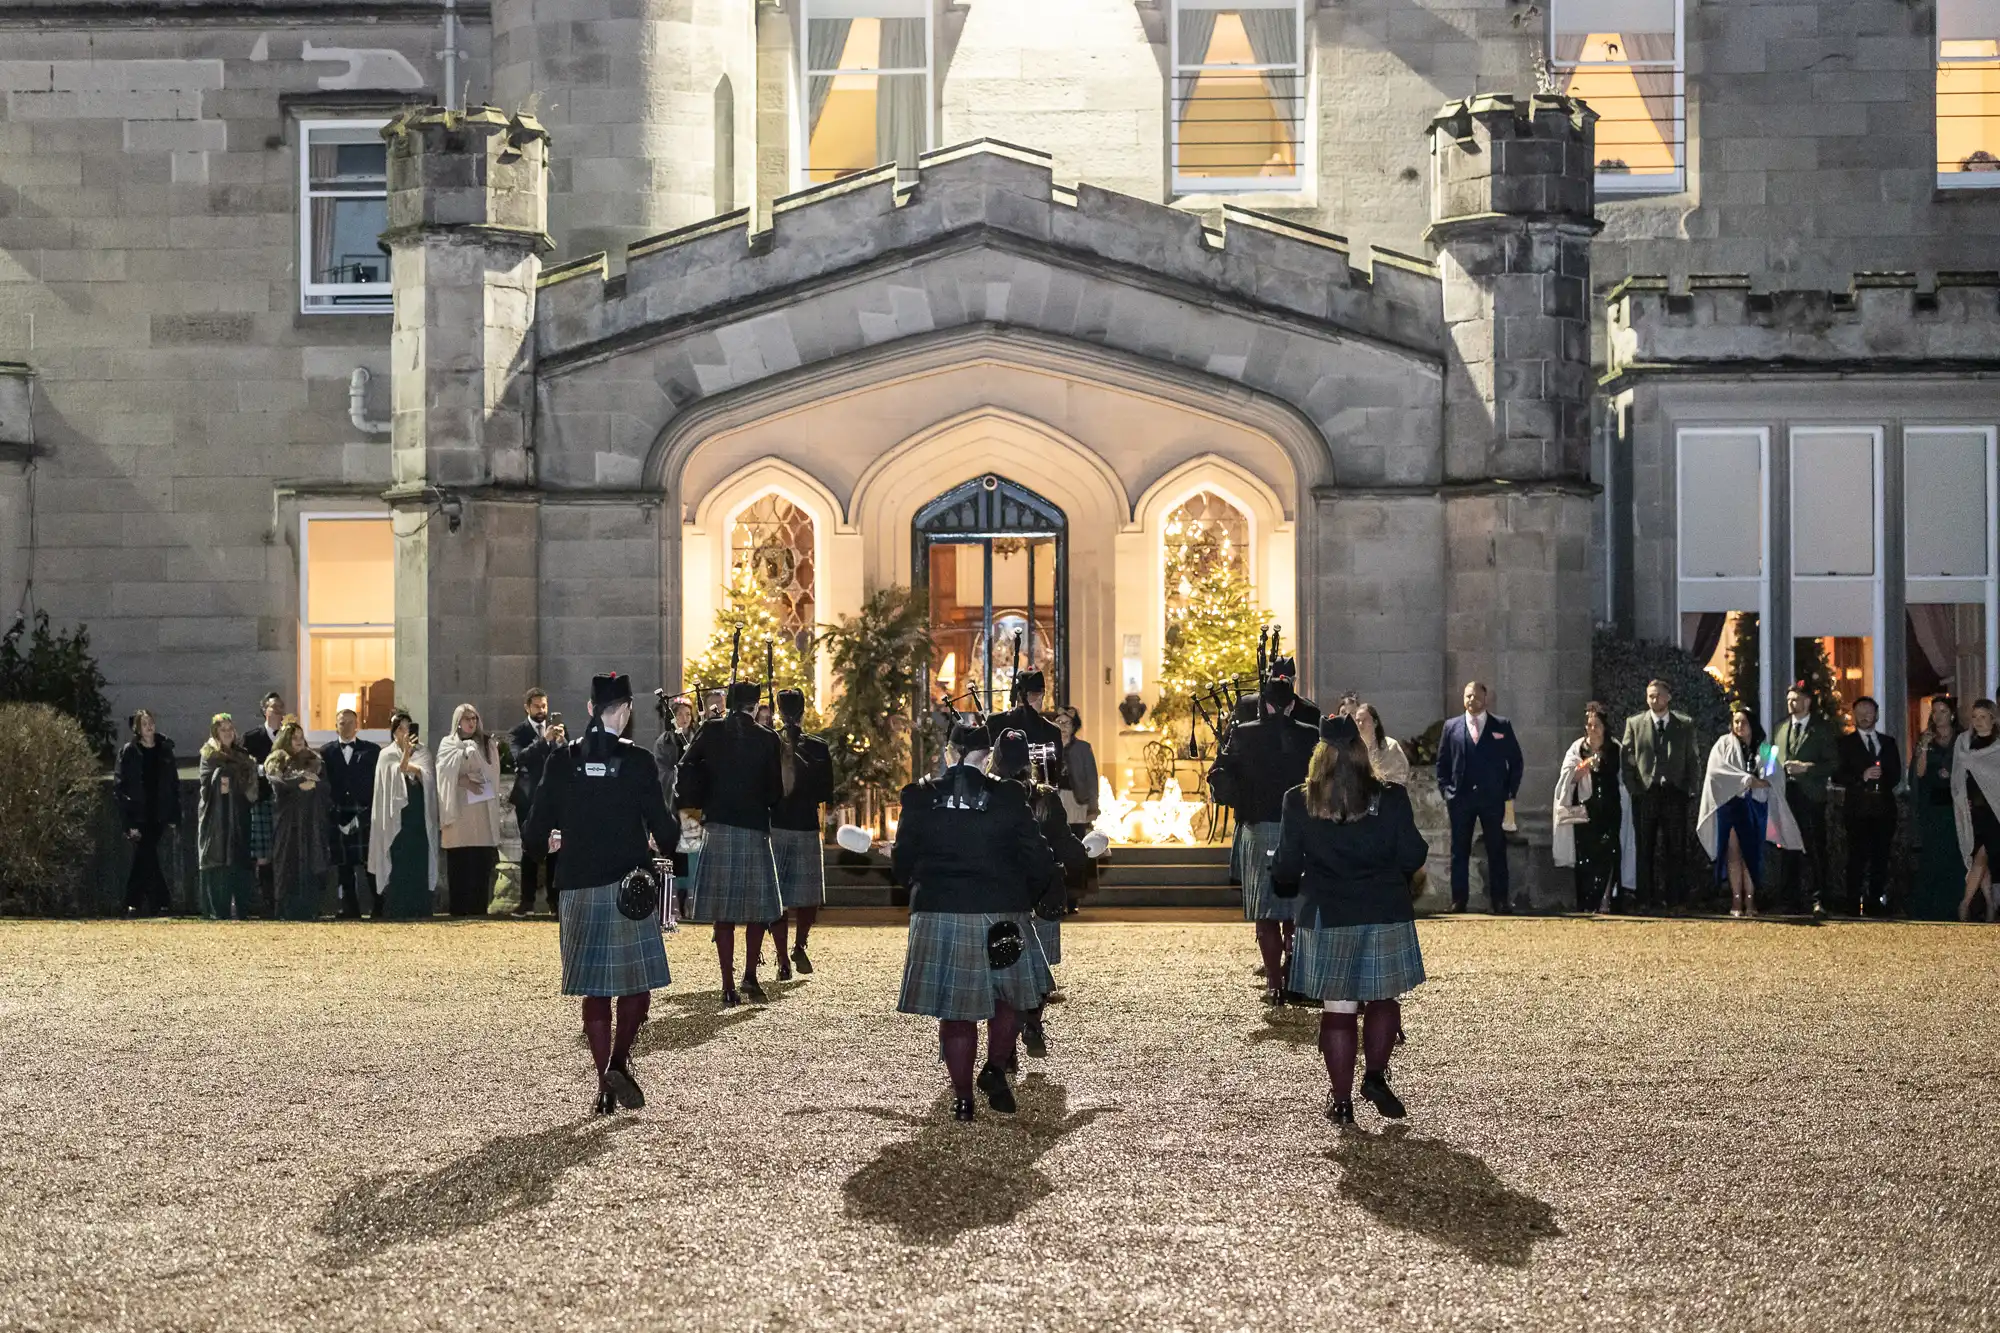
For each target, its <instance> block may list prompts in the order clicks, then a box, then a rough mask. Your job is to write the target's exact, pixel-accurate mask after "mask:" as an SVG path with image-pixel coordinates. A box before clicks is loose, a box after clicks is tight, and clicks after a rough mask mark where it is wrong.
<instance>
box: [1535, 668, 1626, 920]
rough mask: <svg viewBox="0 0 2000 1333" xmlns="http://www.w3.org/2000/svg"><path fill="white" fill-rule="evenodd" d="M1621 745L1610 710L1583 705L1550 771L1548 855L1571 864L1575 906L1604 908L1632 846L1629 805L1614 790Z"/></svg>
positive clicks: (1610, 901) (1613, 898)
mask: <svg viewBox="0 0 2000 1333" xmlns="http://www.w3.org/2000/svg"><path fill="white" fill-rule="evenodd" d="M1621 748H1622V747H1620V746H1619V744H1618V742H1617V741H1614V740H1612V739H1611V710H1610V709H1608V708H1606V707H1605V706H1604V705H1603V704H1601V703H1597V702H1596V701H1594V700H1593V701H1592V702H1590V703H1587V704H1585V705H1584V706H1583V737H1582V739H1580V740H1578V741H1577V742H1576V743H1575V744H1573V745H1571V746H1570V747H1569V752H1568V753H1567V754H1565V755H1564V756H1563V761H1562V771H1561V772H1560V773H1559V774H1558V775H1557V776H1556V802H1555V834H1554V848H1553V851H1554V856H1555V863H1556V864H1557V865H1559V866H1572V867H1574V876H1573V877H1574V880H1575V884H1576V910H1577V911H1579V912H1609V911H1610V910H1611V909H1612V907H1613V906H1614V904H1615V903H1616V900H1617V897H1618V886H1619V884H1620V883H1621V881H1622V880H1623V878H1624V876H1623V873H1622V872H1623V869H1624V865H1625V861H1626V852H1627V851H1628V850H1629V849H1631V848H1632V846H1633V842H1632V811H1631V807H1630V805H1628V804H1627V803H1626V802H1625V801H1624V799H1623V798H1622V796H1621V794H1620V792H1619V782H1620V773H1621V772H1622V767H1623V765H1622V763H1621V758H1622V756H1621Z"/></svg>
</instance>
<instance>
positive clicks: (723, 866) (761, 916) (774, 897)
mask: <svg viewBox="0 0 2000 1333" xmlns="http://www.w3.org/2000/svg"><path fill="white" fill-rule="evenodd" d="M784 914H785V902H784V899H783V898H782V897H780V896H779V893H778V867H777V863H776V861H774V860H773V859H772V857H771V835H770V834H768V833H765V832H762V831H761V830H758V829H753V828H739V827H737V826H736V825H734V824H709V825H706V826H704V828H703V829H702V845H701V859H700V860H699V861H698V862H696V864H695V867H694V873H693V875H692V876H691V883H690V885H689V888H688V914H687V919H688V920H690V921H700V922H711V921H731V922H735V921H742V922H746V923H758V924H761V923H763V922H766V921H776V920H777V919H778V918H779V917H781V916H783V915H784Z"/></svg>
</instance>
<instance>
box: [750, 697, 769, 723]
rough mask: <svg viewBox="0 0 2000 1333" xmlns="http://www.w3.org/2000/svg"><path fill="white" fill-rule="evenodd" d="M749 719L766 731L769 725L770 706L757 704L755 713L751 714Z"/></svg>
mask: <svg viewBox="0 0 2000 1333" xmlns="http://www.w3.org/2000/svg"><path fill="white" fill-rule="evenodd" d="M751 718H752V720H754V721H755V722H756V723H757V725H758V726H760V727H764V728H767V729H768V728H769V727H770V725H771V705H769V704H767V703H763V704H758V705H757V711H756V712H754V713H753V714H751Z"/></svg>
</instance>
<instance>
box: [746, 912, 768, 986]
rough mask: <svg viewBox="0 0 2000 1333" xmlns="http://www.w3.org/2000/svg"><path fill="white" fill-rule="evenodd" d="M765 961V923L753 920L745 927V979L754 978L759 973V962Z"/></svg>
mask: <svg viewBox="0 0 2000 1333" xmlns="http://www.w3.org/2000/svg"><path fill="white" fill-rule="evenodd" d="M763 961H764V923H763V922H761V921H751V922H748V923H746V924H745V925H744V927H743V979H744V980H745V981H749V980H752V979H753V978H755V977H756V975H757V964H759V963H761V962H763Z"/></svg>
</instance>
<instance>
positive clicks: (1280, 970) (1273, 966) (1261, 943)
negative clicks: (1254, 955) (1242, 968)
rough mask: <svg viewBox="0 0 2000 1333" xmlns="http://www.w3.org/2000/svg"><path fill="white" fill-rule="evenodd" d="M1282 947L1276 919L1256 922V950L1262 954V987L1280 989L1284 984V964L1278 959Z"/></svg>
mask: <svg viewBox="0 0 2000 1333" xmlns="http://www.w3.org/2000/svg"><path fill="white" fill-rule="evenodd" d="M1282 948H1283V943H1282V937H1281V936H1280V935H1279V934H1278V923H1277V922H1276V921H1259V922H1258V923H1257V952H1258V953H1260V954H1263V955H1264V988H1265V989H1266V990H1281V989H1283V987H1284V984H1285V968H1284V964H1282V963H1281V962H1279V961H1278V954H1279V951H1280V950H1281V949H1282Z"/></svg>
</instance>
